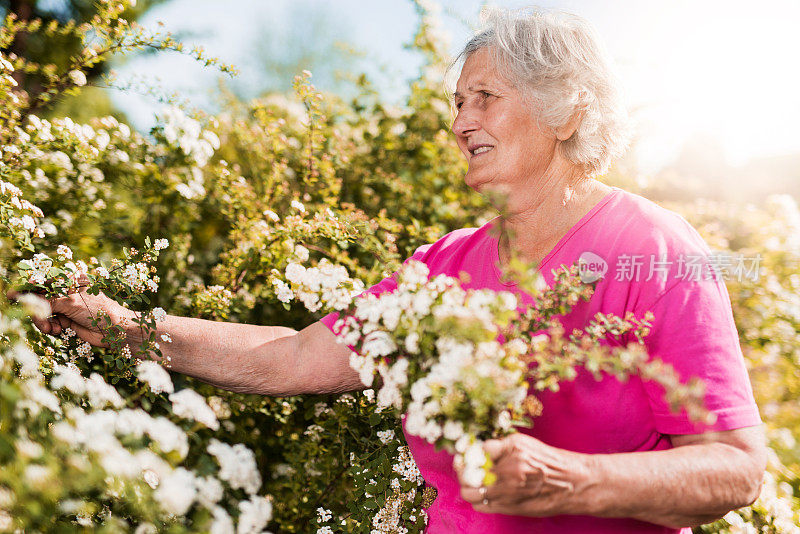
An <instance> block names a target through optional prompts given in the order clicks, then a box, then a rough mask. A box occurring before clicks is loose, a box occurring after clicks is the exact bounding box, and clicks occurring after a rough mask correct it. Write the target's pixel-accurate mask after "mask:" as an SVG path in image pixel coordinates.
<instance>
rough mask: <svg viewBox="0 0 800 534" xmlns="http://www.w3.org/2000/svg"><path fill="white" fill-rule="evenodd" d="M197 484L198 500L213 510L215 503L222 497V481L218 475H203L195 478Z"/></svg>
mask: <svg viewBox="0 0 800 534" xmlns="http://www.w3.org/2000/svg"><path fill="white" fill-rule="evenodd" d="M195 484H196V486H197V502H199V503H200V504H202V505H203V506H205V507H206V508H208V509H209V510H213V509H214V508H215V507H214V505H215V504H216V503H218V502H219V501H220V499H222V494H223V491H224V490H223V488H222V482H220V481H219V480H218V479H217V478H216V477H203V478H197V479H196V480H195Z"/></svg>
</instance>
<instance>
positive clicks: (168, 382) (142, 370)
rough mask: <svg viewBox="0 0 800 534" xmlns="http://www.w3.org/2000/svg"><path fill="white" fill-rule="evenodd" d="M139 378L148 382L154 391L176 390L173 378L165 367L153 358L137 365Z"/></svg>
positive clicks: (170, 391)
mask: <svg viewBox="0 0 800 534" xmlns="http://www.w3.org/2000/svg"><path fill="white" fill-rule="evenodd" d="M136 373H137V374H138V375H139V380H141V381H142V382H146V383H147V385H148V386H150V391H152V392H153V393H164V392H166V393H172V392H173V391H175V388H174V386H173V385H172V379H171V378H170V376H169V373H168V372H167V370H166V369H164V367H163V366H162V365H161V364H160V363H158V362H154V361H153V360H144V361H143V362H141V363H140V364H139V365H137V366H136Z"/></svg>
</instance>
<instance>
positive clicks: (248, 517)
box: [236, 495, 272, 534]
mask: <svg viewBox="0 0 800 534" xmlns="http://www.w3.org/2000/svg"><path fill="white" fill-rule="evenodd" d="M239 511H240V512H241V513H240V514H239V524H238V525H237V526H236V534H261V531H262V530H263V529H264V527H266V526H267V523H268V522H269V520H270V519H272V503H271V502H269V501H268V500H267V499H265V498H264V497H259V496H258V495H253V496H252V497H250V500H247V501H241V502H239Z"/></svg>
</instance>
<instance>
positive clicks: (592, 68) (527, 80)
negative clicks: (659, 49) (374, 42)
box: [451, 8, 630, 176]
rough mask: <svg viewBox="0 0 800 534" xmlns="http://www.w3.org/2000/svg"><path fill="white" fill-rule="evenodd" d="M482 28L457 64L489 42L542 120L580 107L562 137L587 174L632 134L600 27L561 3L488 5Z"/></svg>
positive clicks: (554, 120)
mask: <svg viewBox="0 0 800 534" xmlns="http://www.w3.org/2000/svg"><path fill="white" fill-rule="evenodd" d="M481 19H482V22H483V28H482V29H481V30H479V31H478V33H477V34H476V35H475V36H474V37H472V39H470V40H469V42H467V44H466V45H465V46H464V49H463V50H462V51H461V53H460V54H459V55H458V56H457V57H456V59H455V61H454V62H453V64H452V65H451V69H452V68H453V67H454V66H455V65H456V64H457V63H459V62H460V61H461V60H466V59H467V58H468V57H469V56H470V55H471V54H472V53H474V52H476V51H478V50H480V49H482V48H486V49H488V50H489V51H490V53H491V54H492V57H493V59H494V60H495V65H496V67H497V70H498V73H499V74H500V75H501V76H503V77H504V78H506V79H507V80H508V81H509V82H511V83H512V84H514V85H515V87H517V88H518V89H519V90H520V91H521V92H522V93H523V95H525V97H526V100H528V102H530V104H531V105H532V107H533V106H534V105H535V107H536V108H538V114H537V119H538V120H539V122H540V126H544V127H545V128H550V129H553V130H554V129H556V128H558V127H560V126H563V125H565V124H567V123H568V122H569V120H570V119H571V118H572V117H574V115H575V114H576V113H582V118H581V120H580V123H579V125H578V128H577V130H576V131H575V133H574V134H573V135H572V137H570V138H569V139H567V140H565V141H564V142H563V143H562V144H561V148H562V153H563V155H564V157H566V158H567V159H568V160H569V161H572V162H573V163H576V164H579V165H582V166H583V168H584V171H585V173H586V174H587V175H588V176H595V175H598V174H602V173H604V172H605V171H606V170H607V169H608V166H609V164H610V163H611V160H612V159H613V158H615V157H618V156H620V155H622V153H623V152H624V151H625V149H626V147H627V145H628V140H629V130H630V128H629V121H628V113H627V110H626V109H625V106H624V104H623V100H622V97H621V90H620V88H619V83H618V81H617V79H616V77H615V75H614V73H613V71H612V66H611V61H610V58H609V57H608V55H607V53H606V51H605V50H604V49H603V47H602V45H601V44H600V40H599V39H598V37H597V35H596V33H595V31H594V29H593V28H592V27H591V26H590V25H589V24H588V22H586V21H585V20H583V19H582V18H580V17H578V16H575V15H571V14H569V13H564V12H558V11H542V10H539V9H536V10H530V9H524V10H516V11H511V10H505V9H498V8H492V9H484V11H483V12H482V13H481Z"/></svg>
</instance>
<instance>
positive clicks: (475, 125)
mask: <svg viewBox="0 0 800 534" xmlns="http://www.w3.org/2000/svg"><path fill="white" fill-rule="evenodd" d="M479 128H480V123H479V122H478V120H477V117H476V116H475V113H473V112H471V111H470V110H469V109H468V108H467V107H466V106H462V108H461V109H460V110H458V113H457V114H456V118H455V119H454V120H453V126H452V130H453V133H454V134H456V135H459V136H464V135H467V134H469V133H470V132H473V131H475V130H477V129H479Z"/></svg>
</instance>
